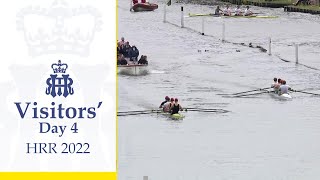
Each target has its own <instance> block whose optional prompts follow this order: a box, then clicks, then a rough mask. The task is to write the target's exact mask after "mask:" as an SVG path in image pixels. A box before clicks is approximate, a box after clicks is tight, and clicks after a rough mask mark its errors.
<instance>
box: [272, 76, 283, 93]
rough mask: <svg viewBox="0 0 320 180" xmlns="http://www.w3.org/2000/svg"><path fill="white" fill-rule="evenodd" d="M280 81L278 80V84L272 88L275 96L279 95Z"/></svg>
mask: <svg viewBox="0 0 320 180" xmlns="http://www.w3.org/2000/svg"><path fill="white" fill-rule="evenodd" d="M281 81H282V80H281V79H280V78H278V83H276V84H275V85H274V87H273V89H274V92H275V93H276V94H279V89H280V86H281Z"/></svg>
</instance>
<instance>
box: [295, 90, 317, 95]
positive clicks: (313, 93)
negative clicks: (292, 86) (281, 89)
mask: <svg viewBox="0 0 320 180" xmlns="http://www.w3.org/2000/svg"><path fill="white" fill-rule="evenodd" d="M291 91H292V92H299V93H303V94H311V95H315V96H320V94H316V93H311V92H305V91H299V90H291Z"/></svg>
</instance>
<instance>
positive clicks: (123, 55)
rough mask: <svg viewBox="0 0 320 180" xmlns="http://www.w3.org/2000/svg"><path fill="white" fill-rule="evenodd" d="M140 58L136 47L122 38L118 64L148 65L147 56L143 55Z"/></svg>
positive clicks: (118, 46) (118, 48) (119, 46)
mask: <svg viewBox="0 0 320 180" xmlns="http://www.w3.org/2000/svg"><path fill="white" fill-rule="evenodd" d="M138 57H139V50H138V48H137V47H136V46H134V45H133V46H131V45H130V43H129V42H128V41H125V40H124V37H122V38H121V41H119V42H118V44H117V64H118V65H129V64H148V60H147V56H145V55H141V57H140V59H139V60H138Z"/></svg>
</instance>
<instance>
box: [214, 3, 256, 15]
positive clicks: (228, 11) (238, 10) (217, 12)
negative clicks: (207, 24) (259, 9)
mask: <svg viewBox="0 0 320 180" xmlns="http://www.w3.org/2000/svg"><path fill="white" fill-rule="evenodd" d="M214 15H222V16H232V10H231V8H230V7H229V5H227V6H226V7H225V8H224V9H223V10H222V9H220V7H219V6H217V8H216V9H215V11H214ZM251 15H253V13H252V11H251V10H250V7H249V6H247V7H246V9H245V10H244V11H243V10H241V8H240V5H237V7H236V8H235V9H234V16H251Z"/></svg>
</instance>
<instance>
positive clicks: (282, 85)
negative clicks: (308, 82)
mask: <svg viewBox="0 0 320 180" xmlns="http://www.w3.org/2000/svg"><path fill="white" fill-rule="evenodd" d="M271 88H273V89H274V92H275V93H277V94H279V95H282V94H289V90H292V89H291V88H290V87H289V86H288V85H287V82H286V81H285V80H283V79H280V78H273V83H272V85H271Z"/></svg>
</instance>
